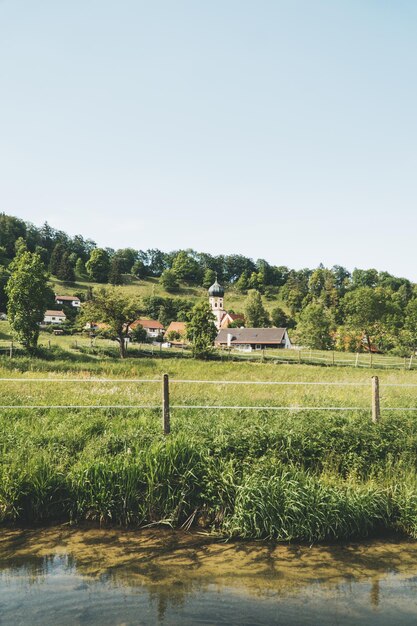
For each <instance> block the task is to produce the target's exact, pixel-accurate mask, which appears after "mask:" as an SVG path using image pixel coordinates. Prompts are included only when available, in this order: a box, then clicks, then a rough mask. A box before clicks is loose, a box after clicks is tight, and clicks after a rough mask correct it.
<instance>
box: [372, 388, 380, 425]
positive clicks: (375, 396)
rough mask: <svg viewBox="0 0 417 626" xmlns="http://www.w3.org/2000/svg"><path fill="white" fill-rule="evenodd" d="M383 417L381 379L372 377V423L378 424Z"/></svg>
mask: <svg viewBox="0 0 417 626" xmlns="http://www.w3.org/2000/svg"><path fill="white" fill-rule="evenodd" d="M380 417H381V407H380V404H379V378H378V376H372V421H373V423H374V424H377V423H378V422H379V420H380Z"/></svg>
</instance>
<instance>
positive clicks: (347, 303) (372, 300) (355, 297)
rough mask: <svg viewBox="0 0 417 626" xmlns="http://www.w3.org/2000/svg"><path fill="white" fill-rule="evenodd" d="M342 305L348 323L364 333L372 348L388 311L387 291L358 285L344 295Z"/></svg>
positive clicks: (353, 328)
mask: <svg viewBox="0 0 417 626" xmlns="http://www.w3.org/2000/svg"><path fill="white" fill-rule="evenodd" d="M355 271H356V270H355ZM358 271H359V270H358ZM370 271H371V270H370ZM354 273H355V272H354ZM342 306H343V311H344V314H345V320H346V325H347V326H348V327H349V328H351V329H352V330H354V331H356V332H358V333H362V335H363V337H364V339H365V341H366V343H367V346H368V349H369V350H370V349H371V344H372V341H375V339H376V338H377V337H378V335H380V333H381V326H382V325H383V323H384V316H385V315H386V313H387V308H388V307H387V298H386V292H385V291H384V290H383V289H380V288H377V289H373V288H372V287H358V288H357V289H354V290H353V291H349V292H348V293H347V294H346V295H345V296H344V298H343V304H342Z"/></svg>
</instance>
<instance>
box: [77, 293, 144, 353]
mask: <svg viewBox="0 0 417 626" xmlns="http://www.w3.org/2000/svg"><path fill="white" fill-rule="evenodd" d="M139 311H140V303H139V301H138V300H137V299H136V298H128V297H126V295H125V294H124V292H123V291H122V290H121V289H117V288H115V287H107V288H106V287H101V288H100V289H97V290H95V291H94V292H93V299H92V300H88V301H87V302H86V303H85V304H84V306H83V310H82V312H81V320H82V322H83V323H86V322H100V323H103V324H106V325H107V327H108V329H107V330H106V331H104V333H105V335H106V336H107V337H109V338H110V339H113V340H114V341H117V343H118V344H119V353H120V357H121V358H122V359H123V358H124V357H125V356H126V344H127V339H128V337H129V328H130V325H131V324H133V322H134V321H136V320H137V318H138V316H139Z"/></svg>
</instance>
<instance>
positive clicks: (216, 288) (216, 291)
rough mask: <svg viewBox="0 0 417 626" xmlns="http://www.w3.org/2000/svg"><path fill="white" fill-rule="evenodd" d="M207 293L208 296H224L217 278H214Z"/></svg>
mask: <svg viewBox="0 0 417 626" xmlns="http://www.w3.org/2000/svg"><path fill="white" fill-rule="evenodd" d="M208 294H209V296H210V297H214V298H223V296H224V289H223V287H222V286H221V285H219V283H218V282H217V278H216V281H215V282H214V283H213V284H212V286H211V287H210V289H209V290H208Z"/></svg>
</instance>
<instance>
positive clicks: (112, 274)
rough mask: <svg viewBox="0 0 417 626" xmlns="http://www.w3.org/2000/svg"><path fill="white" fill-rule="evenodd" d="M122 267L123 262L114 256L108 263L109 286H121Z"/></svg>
mask: <svg viewBox="0 0 417 626" xmlns="http://www.w3.org/2000/svg"><path fill="white" fill-rule="evenodd" d="M122 266H123V262H122V260H121V259H120V257H118V256H116V255H114V256H113V257H112V259H111V261H110V270H109V278H108V280H109V283H110V284H111V285H122V284H123V275H122Z"/></svg>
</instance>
